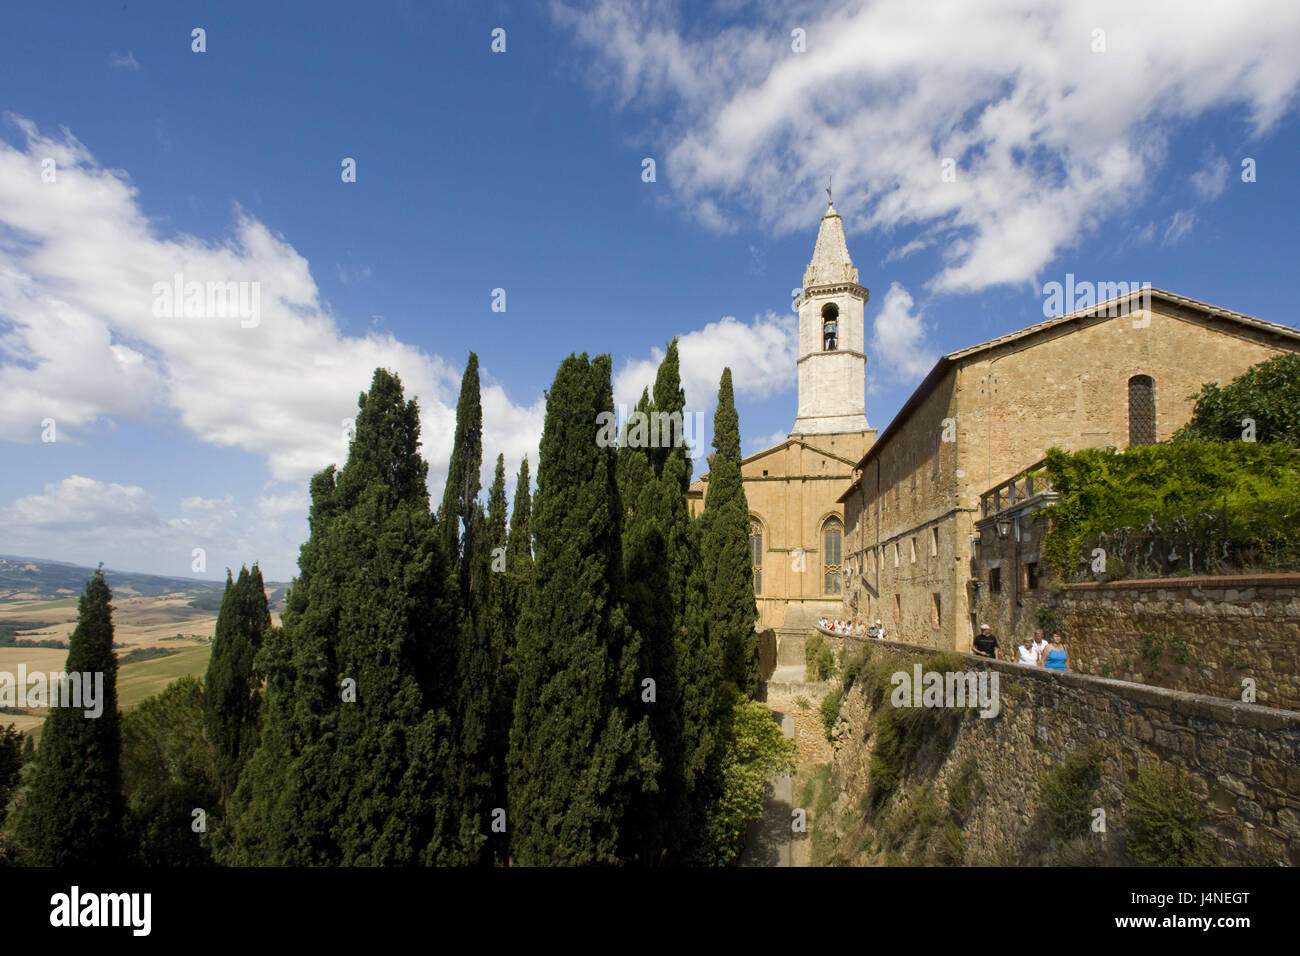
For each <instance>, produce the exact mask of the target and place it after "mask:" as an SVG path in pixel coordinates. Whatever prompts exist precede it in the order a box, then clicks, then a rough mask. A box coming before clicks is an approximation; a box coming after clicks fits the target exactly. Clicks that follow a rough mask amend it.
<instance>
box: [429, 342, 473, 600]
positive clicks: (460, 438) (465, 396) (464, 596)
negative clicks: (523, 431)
mask: <svg viewBox="0 0 1300 956" xmlns="http://www.w3.org/2000/svg"><path fill="white" fill-rule="evenodd" d="M482 467H483V405H482V401H481V399H480V396H479V381H478V356H477V355H476V354H475V353H473V352H470V353H469V361H468V362H466V363H465V374H464V376H462V377H461V380H460V398H459V400H458V401H457V402H456V438H455V442H454V444H453V445H452V450H451V463H450V465H449V466H448V467H447V486H446V488H445V490H444V491H443V495H442V509H441V510H440V511H439V512H438V516H439V521H440V522H441V523H442V540H443V548H444V550H445V551H446V552H447V556H448V557H449V558H451V559H452V560H457V559H459V560H460V562H461V581H460V587H461V602H462V603H467V602H468V590H469V583H468V581H467V580H466V578H467V575H468V570H469V563H468V562H467V561H465V560H464V558H463V556H462V555H461V554H460V553H459V551H458V545H459V541H460V538H459V534H460V525H461V524H463V525H464V528H465V531H468V530H469V525H470V521H471V519H472V518H473V515H474V507H475V506H476V505H477V503H478V492H479V488H480V487H481V483H480V481H479V470H480V469H481V468H482ZM457 519H459V521H458V520H457Z"/></svg>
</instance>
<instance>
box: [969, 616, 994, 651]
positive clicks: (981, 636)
mask: <svg viewBox="0 0 1300 956" xmlns="http://www.w3.org/2000/svg"><path fill="white" fill-rule="evenodd" d="M971 653H972V654H976V655H978V656H980V657H991V658H993V659H994V660H997V659H998V639H997V638H996V637H994V636H993V633H992V632H991V631H990V630H989V626H988V625H987V624H981V625H980V632H979V633H978V634H977V635H975V639H974V640H973V641H971Z"/></svg>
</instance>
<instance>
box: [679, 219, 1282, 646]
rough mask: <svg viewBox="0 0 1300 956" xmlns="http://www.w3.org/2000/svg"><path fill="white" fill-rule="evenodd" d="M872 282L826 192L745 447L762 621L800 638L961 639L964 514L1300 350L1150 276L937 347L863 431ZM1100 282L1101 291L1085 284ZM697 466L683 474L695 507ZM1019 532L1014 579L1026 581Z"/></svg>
mask: <svg viewBox="0 0 1300 956" xmlns="http://www.w3.org/2000/svg"><path fill="white" fill-rule="evenodd" d="M867 297H868V293H867V289H866V288H865V287H864V286H863V285H861V284H860V282H859V276H858V270H857V269H856V268H855V267H854V265H853V261H852V259H851V258H850V257H849V251H848V246H847V244H846V242H845V239H844V224H843V221H842V220H841V218H840V216H839V214H838V213H837V212H836V211H835V208H834V206H833V205H828V208H827V210H826V213H825V215H824V216H823V217H822V220H821V225H820V227H819V229H818V233H817V242H816V245H815V247H814V249H813V257H812V261H811V262H810V263H809V264H808V268H807V269H806V270H805V271H804V279H803V287H802V290H801V292H800V294H799V297H798V298H797V299H796V300H795V307H796V308H797V310H798V313H799V358H798V411H797V414H796V417H795V421H794V427H793V428H792V429H791V431H790V434H789V437H788V438H787V439H786V440H785V441H784V442H782V443H781V444H779V445H776V446H774V447H772V448H768V449H765V450H763V451H760V452H758V453H757V454H754V455H751V456H749V457H748V458H746V459H744V460H743V461H742V462H741V473H742V476H743V480H744V486H745V495H746V498H747V499H748V503H749V509H750V542H751V547H752V551H753V559H754V592H755V595H756V596H757V601H758V612H759V627H760V628H769V627H770V628H774V629H776V630H777V631H778V633H779V634H780V635H781V636H782V637H783V638H784V637H795V636H796V635H798V636H800V637H801V636H802V634H804V633H806V632H807V629H808V627H809V626H810V625H811V624H812V623H813V622H814V621H815V620H816V619H817V618H818V617H820V616H822V615H826V616H828V617H838V618H841V619H847V620H856V621H861V622H863V623H869V622H871V621H873V620H876V619H880V620H882V621H883V622H884V624H885V628H886V633H887V636H889V637H891V638H898V639H900V640H904V641H908V642H909V643H914V644H923V645H930V646H933V647H936V648H945V649H959V650H966V649H967V648H968V647H969V645H970V640H971V637H972V636H973V633H974V630H975V629H976V628H977V627H978V624H979V623H981V622H979V621H977V620H976V617H975V613H974V611H975V606H974V601H973V597H974V596H973V594H972V590H971V588H970V582H971V580H972V578H971V574H972V567H973V566H974V558H975V556H976V543H977V541H978V540H979V538H978V533H979V532H980V531H981V530H982V529H981V528H980V527H977V524H983V525H987V524H988V523H989V522H990V521H991V520H992V519H993V518H996V517H997V515H995V514H993V513H991V512H990V502H995V503H996V504H995V505H993V510H994V511H996V510H997V508H999V507H1002V506H1003V504H1006V505H1007V506H1009V507H1022V506H1023V504H1024V502H1023V501H1021V502H1016V501H1014V499H1013V500H1012V501H1009V502H1007V501H1005V499H1003V498H1002V497H1001V493H1000V492H999V489H1000V488H1003V487H1012V488H1015V487H1021V485H1018V484H1016V482H1015V479H1016V478H1017V476H1019V475H1021V474H1022V473H1024V472H1025V471H1026V470H1027V469H1029V468H1030V467H1031V466H1033V465H1035V464H1036V463H1038V462H1039V461H1041V460H1042V458H1043V457H1044V455H1045V454H1046V451H1047V449H1048V448H1050V447H1052V446H1057V447H1061V448H1064V449H1066V450H1071V451H1073V450H1077V449H1081V448H1087V447H1105V446H1115V447H1118V448H1126V447H1128V446H1129V445H1130V444H1142V443H1149V442H1154V441H1164V440H1167V439H1168V438H1170V437H1171V436H1172V435H1173V433H1174V432H1175V431H1176V430H1177V429H1178V428H1179V427H1181V426H1182V425H1183V424H1184V423H1185V422H1186V421H1187V420H1188V418H1189V417H1190V415H1191V411H1192V401H1191V400H1190V396H1192V395H1193V394H1195V393H1196V392H1198V391H1199V390H1200V388H1201V386H1202V385H1203V384H1204V383H1205V382H1210V381H1218V382H1220V383H1222V384H1226V383H1227V382H1229V381H1231V380H1232V379H1233V378H1235V377H1236V376H1237V375H1239V374H1241V373H1242V372H1244V371H1245V370H1246V369H1247V368H1248V367H1249V366H1251V365H1254V364H1256V363H1258V362H1262V361H1266V360H1268V359H1270V358H1273V357H1274V356H1276V355H1279V354H1281V353H1282V352H1285V351H1300V332H1297V331H1296V330H1295V329H1293V328H1290V327H1288V326H1284V325H1277V324H1275V323H1272V322H1266V321H1263V320H1261V319H1256V318H1252V317H1250V316H1246V315H1242V314H1240V313H1237V312H1231V311H1229V310H1227V309H1221V308H1218V307H1217V306H1212V305H1208V304H1206V303H1204V302H1198V301H1196V300H1194V299H1189V298H1186V297H1184V296H1180V295H1175V294H1173V293H1170V292H1165V291H1162V290H1160V289H1153V288H1150V287H1147V288H1144V289H1135V290H1133V291H1132V292H1131V293H1129V294H1126V295H1120V296H1117V297H1111V298H1109V299H1107V300H1106V301H1104V302H1098V303H1097V304H1095V305H1093V306H1092V307H1090V308H1085V309H1081V310H1077V311H1074V312H1071V313H1070V314H1068V315H1064V316H1061V317H1060V318H1054V319H1050V320H1048V321H1046V322H1041V323H1039V324H1037V325H1033V326H1030V327H1029V328H1026V329H1021V330H1020V331H1018V332H1012V333H1010V334H1007V335H1003V336H1000V337H998V338H995V339H992V340H990V341H987V342H982V343H980V344H978V345H973V346H970V347H969V348H965V349H961V350H959V351H956V352H952V353H950V354H948V355H944V356H942V357H941V358H940V359H939V360H938V362H937V363H936V364H935V366H934V368H933V369H932V370H931V371H930V373H929V374H928V375H927V376H926V377H925V379H924V380H923V381H922V382H921V384H920V385H919V386H918V387H917V389H916V391H915V392H913V393H912V395H911V397H910V398H908V399H907V401H906V402H905V403H904V404H903V406H902V408H901V409H900V410H899V412H898V414H897V415H896V416H895V417H894V419H893V421H891V422H890V423H889V425H888V426H887V427H886V428H885V429H884V431H883V432H881V433H880V434H879V435H877V433H876V430H875V429H874V428H872V427H871V426H870V425H869V424H868V423H867V418H866V406H865V395H866V352H865V337H866V330H865V308H866V304H867ZM1098 298H1100V296H1098ZM708 477H709V476H708V475H707V474H705V475H703V476H701V478H700V479H699V480H698V481H696V482H694V483H693V484H692V485H691V486H690V490H689V492H688V499H689V501H690V506H691V510H692V513H693V514H696V515H698V514H699V513H700V511H701V510H702V509H703V507H704V496H705V491H706V489H707V487H708ZM1037 546H1038V543H1037V542H1035V541H1022V542H1020V543H1019V544H1018V548H1017V552H1018V554H1019V555H1020V557H1019V558H1018V560H1017V567H1016V568H1015V569H1012V573H1013V574H1014V575H1016V581H1015V583H1016V585H1017V586H1018V587H1035V586H1037V579H1036V575H1034V574H1033V567H1034V566H1035V564H1036V555H1037V552H1036V548H1037Z"/></svg>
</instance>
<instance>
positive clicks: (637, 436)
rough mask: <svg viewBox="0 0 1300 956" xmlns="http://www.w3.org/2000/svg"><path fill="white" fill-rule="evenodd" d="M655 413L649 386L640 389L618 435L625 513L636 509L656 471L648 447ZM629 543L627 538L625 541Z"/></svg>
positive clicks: (619, 476)
mask: <svg viewBox="0 0 1300 956" xmlns="http://www.w3.org/2000/svg"><path fill="white" fill-rule="evenodd" d="M653 414H654V403H653V402H651V401H650V390H649V389H645V390H643V391H642V392H641V399H640V401H638V402H637V403H636V407H635V408H634V409H632V414H631V415H629V416H628V420H627V421H626V422H624V423H623V433H622V435H620V436H619V442H618V458H617V461H616V464H615V472H614V473H615V475H616V476H617V480H618V494H619V498H620V499H621V501H622V503H623V508H624V509H625V511H624V517H625V518H626V517H628V516H630V515H631V514H632V512H633V511H635V510H636V506H637V501H638V500H640V498H641V489H642V488H644V487H645V484H646V482H647V481H649V480H650V478H651V476H652V475H653V474H654V466H653V465H652V464H651V460H650V453H651V451H652V449H651V448H649V445H648V443H649V434H650V432H649V424H648V423H649V421H650V416H651V415H653ZM625 544H626V542H625Z"/></svg>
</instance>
